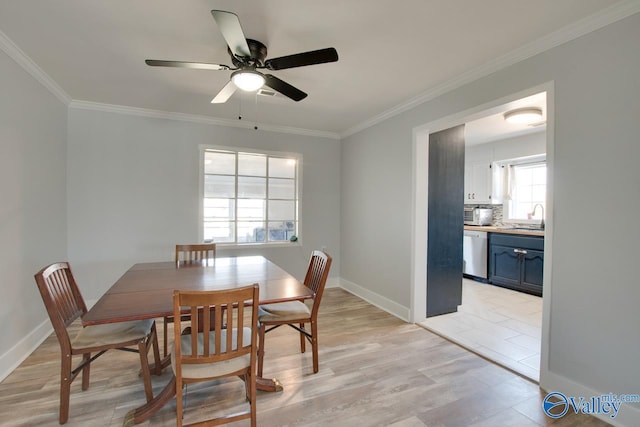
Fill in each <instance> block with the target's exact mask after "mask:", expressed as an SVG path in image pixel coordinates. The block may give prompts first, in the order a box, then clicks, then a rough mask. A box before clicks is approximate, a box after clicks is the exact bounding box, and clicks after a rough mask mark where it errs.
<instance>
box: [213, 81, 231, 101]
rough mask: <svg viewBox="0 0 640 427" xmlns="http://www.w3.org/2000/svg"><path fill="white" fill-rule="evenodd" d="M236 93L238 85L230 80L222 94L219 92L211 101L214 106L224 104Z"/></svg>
mask: <svg viewBox="0 0 640 427" xmlns="http://www.w3.org/2000/svg"><path fill="white" fill-rule="evenodd" d="M235 91H236V85H234V84H233V82H232V81H231V80H229V83H227V84H226V85H225V86H224V87H223V88H222V89H221V90H220V92H218V94H217V95H216V96H215V98H213V99H212V100H211V103H212V104H223V103H225V102H227V99H229V98H230V97H231V95H233V93H234V92H235Z"/></svg>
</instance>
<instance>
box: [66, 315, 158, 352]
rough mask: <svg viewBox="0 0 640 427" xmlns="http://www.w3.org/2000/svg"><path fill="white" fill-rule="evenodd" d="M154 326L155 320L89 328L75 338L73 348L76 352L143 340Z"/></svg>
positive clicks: (72, 343)
mask: <svg viewBox="0 0 640 427" xmlns="http://www.w3.org/2000/svg"><path fill="white" fill-rule="evenodd" d="M152 326H153V319H148V320H133V321H130V322H118V323H108V324H105V325H92V326H87V327H85V328H82V330H81V331H80V332H79V333H78V335H76V336H75V338H74V339H73V340H72V341H71V346H72V347H73V349H74V350H75V349H81V348H92V347H102V346H110V345H114V344H118V343H126V342H129V341H134V340H143V339H145V338H146V336H147V335H148V334H149V331H150V330H151V327H152Z"/></svg>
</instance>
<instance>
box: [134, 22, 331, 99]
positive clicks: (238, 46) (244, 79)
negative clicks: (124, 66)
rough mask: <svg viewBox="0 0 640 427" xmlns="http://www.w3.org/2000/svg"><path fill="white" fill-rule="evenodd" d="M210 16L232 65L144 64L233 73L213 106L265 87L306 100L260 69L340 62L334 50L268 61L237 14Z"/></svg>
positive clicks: (298, 92) (164, 62) (202, 63)
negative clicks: (237, 91)
mask: <svg viewBox="0 0 640 427" xmlns="http://www.w3.org/2000/svg"><path fill="white" fill-rule="evenodd" d="M211 14H212V15H213V19H214V20H215V21H216V23H217V24H218V28H219V29H220V32H221V33H222V37H224V39H225V41H226V42H227V51H228V52H229V56H230V57H231V63H232V64H233V66H228V65H222V64H209V63H204V62H184V61H164V60H157V59H147V60H145V62H146V63H147V65H150V66H154V67H177V68H194V69H200V70H231V71H233V73H231V79H230V80H229V82H228V83H227V84H226V85H225V86H224V87H223V88H222V90H220V92H218V94H217V95H216V96H215V98H213V100H212V101H211V102H212V103H214V104H219V103H223V102H226V101H227V100H228V99H229V97H231V95H233V93H234V92H235V91H236V89H238V88H239V89H242V90H245V91H255V90H258V89H260V88H261V87H262V86H268V87H270V88H271V89H273V90H275V91H277V92H279V93H281V94H283V95H284V96H286V97H288V98H291V99H293V100H294V101H300V100H302V99H304V98H306V97H307V94H306V93H304V92H303V91H301V90H300V89H298V88H296V87H294V86H292V85H290V84H289V83H287V82H285V81H283V80H280V79H279V78H277V77H275V76H273V75H271V74H265V73H261V72H260V71H258V70H260V69H267V70H284V69H287V68H295V67H303V66H306V65H314V64H323V63H326V62H335V61H337V60H338V52H337V51H336V50H335V48H333V47H329V48H326V49H319V50H313V51H309V52H302V53H296V54H293V55H287V56H281V57H279V58H272V59H266V60H265V58H266V57H267V47H266V46H265V45H264V44H262V43H261V42H259V41H257V40H253V39H248V38H246V37H245V36H244V32H243V31H242V27H241V26H240V20H239V19H238V15H236V14H235V13H232V12H225V11H223V10H212V11H211Z"/></svg>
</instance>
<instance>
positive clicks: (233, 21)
mask: <svg viewBox="0 0 640 427" xmlns="http://www.w3.org/2000/svg"><path fill="white" fill-rule="evenodd" d="M211 14H212V15H213V19H214V20H215V21H216V23H217V24H218V28H220V32H221V33H222V37H224V39H225V41H226V42H227V45H228V46H229V49H231V52H232V53H233V54H234V55H235V56H238V57H241V56H245V57H249V56H251V51H250V50H249V45H248V44H247V38H246V37H245V36H244V32H243V31H242V27H241V26H240V20H239V19H238V15H236V14H235V13H231V12H225V11H224V10H212V11H211Z"/></svg>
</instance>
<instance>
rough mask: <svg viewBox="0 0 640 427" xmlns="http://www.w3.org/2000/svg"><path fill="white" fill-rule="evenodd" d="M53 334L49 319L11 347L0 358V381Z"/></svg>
mask: <svg viewBox="0 0 640 427" xmlns="http://www.w3.org/2000/svg"><path fill="white" fill-rule="evenodd" d="M51 332H53V327H52V326H51V322H50V321H49V318H47V319H45V320H44V321H43V322H42V323H40V324H39V325H38V326H36V328H35V329H33V330H32V331H31V332H30V333H29V334H28V335H27V336H25V337H24V338H22V339H21V340H20V341H18V342H17V343H16V344H15V345H14V346H13V347H11V348H10V349H9V350H8V351H6V352H5V353H4V354H3V355H2V356H0V381H3V380H4V379H5V378H6V377H8V376H9V374H10V373H11V372H13V371H14V369H16V368H17V367H18V366H20V364H21V363H22V362H23V361H24V360H25V359H26V358H27V357H29V355H30V354H31V353H33V351H34V350H35V349H36V348H38V346H39V345H40V344H42V342H43V341H44V340H45V339H47V337H48V336H49V335H51Z"/></svg>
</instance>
